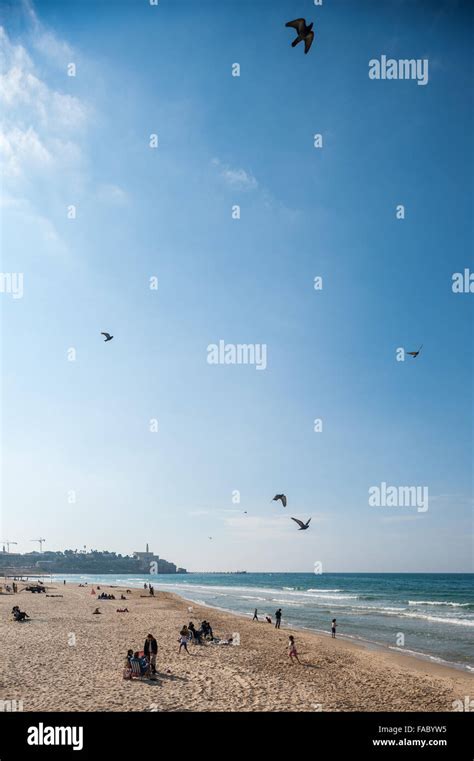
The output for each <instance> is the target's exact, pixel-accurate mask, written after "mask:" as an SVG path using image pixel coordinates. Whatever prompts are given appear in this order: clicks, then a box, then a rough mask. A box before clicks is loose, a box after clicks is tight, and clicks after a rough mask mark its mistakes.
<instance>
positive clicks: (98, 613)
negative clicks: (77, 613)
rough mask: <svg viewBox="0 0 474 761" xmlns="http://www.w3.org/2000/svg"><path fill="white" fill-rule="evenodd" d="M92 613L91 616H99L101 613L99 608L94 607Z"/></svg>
mask: <svg viewBox="0 0 474 761" xmlns="http://www.w3.org/2000/svg"><path fill="white" fill-rule="evenodd" d="M92 615H93V616H100V615H101V613H100V610H99V608H96V609H95V610H94V611H93V613H92Z"/></svg>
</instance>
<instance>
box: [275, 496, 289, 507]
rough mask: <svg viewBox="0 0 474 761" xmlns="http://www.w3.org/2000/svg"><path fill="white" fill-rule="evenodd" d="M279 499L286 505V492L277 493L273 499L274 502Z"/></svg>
mask: <svg viewBox="0 0 474 761" xmlns="http://www.w3.org/2000/svg"><path fill="white" fill-rule="evenodd" d="M277 500H280V502H281V504H282V505H283V507H286V497H285V495H284V494H275V496H274V497H273V499H272V502H276V501H277Z"/></svg>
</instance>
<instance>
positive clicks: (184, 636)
mask: <svg viewBox="0 0 474 761" xmlns="http://www.w3.org/2000/svg"><path fill="white" fill-rule="evenodd" d="M188 641H189V629H188V627H187V626H186V624H185V625H184V626H183V628H182V629H181V631H180V633H179V638H178V642H179V650H178V655H179V654H180V653H181V648H183V647H184V649H185V650H186V652H187V654H188V655H191V653H190V652H189V650H188Z"/></svg>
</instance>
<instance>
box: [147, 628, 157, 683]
mask: <svg viewBox="0 0 474 761" xmlns="http://www.w3.org/2000/svg"><path fill="white" fill-rule="evenodd" d="M143 652H144V653H145V655H146V657H147V658H148V661H149V663H150V666H151V673H152V674H156V656H157V654H158V642H157V641H156V639H155V638H154V636H153V634H147V635H146V640H145V645H144V647H143Z"/></svg>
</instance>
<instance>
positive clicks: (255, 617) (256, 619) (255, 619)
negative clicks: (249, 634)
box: [252, 608, 258, 621]
mask: <svg viewBox="0 0 474 761" xmlns="http://www.w3.org/2000/svg"><path fill="white" fill-rule="evenodd" d="M257 612H258V611H257V608H255V610H254V612H253V618H252V621H258V616H257Z"/></svg>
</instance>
